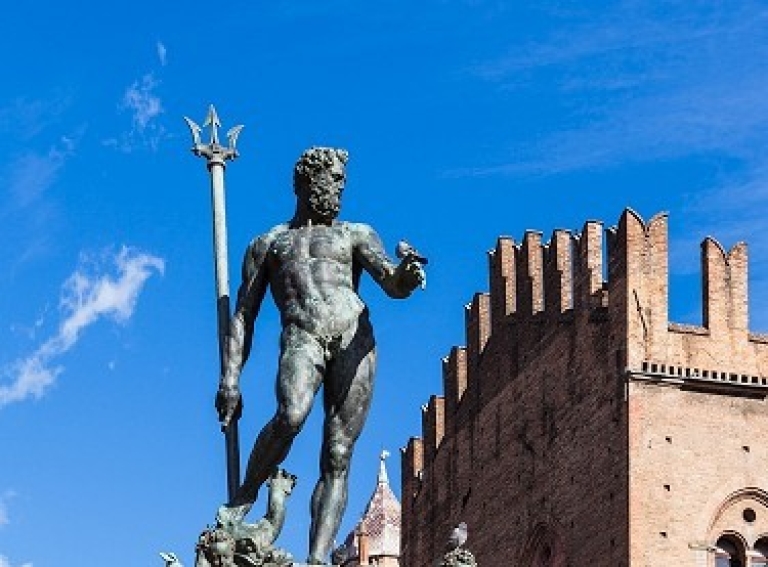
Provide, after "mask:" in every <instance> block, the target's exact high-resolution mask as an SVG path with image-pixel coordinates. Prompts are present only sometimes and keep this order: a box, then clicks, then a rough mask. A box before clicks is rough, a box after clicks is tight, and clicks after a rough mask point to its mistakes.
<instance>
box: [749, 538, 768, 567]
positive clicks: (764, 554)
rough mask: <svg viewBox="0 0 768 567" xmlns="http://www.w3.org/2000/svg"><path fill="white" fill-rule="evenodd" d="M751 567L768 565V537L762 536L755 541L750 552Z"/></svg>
mask: <svg viewBox="0 0 768 567" xmlns="http://www.w3.org/2000/svg"><path fill="white" fill-rule="evenodd" d="M750 563H751V566H750V567H768V537H761V538H760V539H758V540H757V541H756V542H755V545H754V546H753V547H752V552H751V553H750Z"/></svg>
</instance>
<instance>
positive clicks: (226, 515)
mask: <svg viewBox="0 0 768 567" xmlns="http://www.w3.org/2000/svg"><path fill="white" fill-rule="evenodd" d="M250 509H251V504H241V505H239V506H227V505H226V504H225V505H224V506H220V507H219V509H218V510H217V512H216V524H217V525H218V526H219V527H222V528H228V527H232V526H237V525H240V524H242V523H243V520H244V519H245V516H246V514H248V512H249V511H250Z"/></svg>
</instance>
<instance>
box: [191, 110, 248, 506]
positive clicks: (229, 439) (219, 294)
mask: <svg viewBox="0 0 768 567" xmlns="http://www.w3.org/2000/svg"><path fill="white" fill-rule="evenodd" d="M184 120H186V122H187V126H189V129H190V131H191V133H192V142H193V145H192V153H193V154H195V155H196V156H198V157H204V158H205V159H206V162H207V166H208V171H209V172H210V175H211V204H212V206H213V249H214V265H215V270H216V313H217V317H218V324H217V328H218V337H219V364H220V367H221V373H222V374H223V373H224V364H225V362H226V356H227V350H226V349H227V335H228V333H229V317H230V315H229V314H230V311H229V266H228V263H227V220H226V205H225V200H224V168H225V167H226V162H227V161H231V160H233V159H235V158H236V157H238V155H239V154H238V153H237V150H236V149H235V145H236V144H237V137H238V136H239V135H240V130H242V129H243V127H242V126H235V127H234V128H232V129H230V130H229V131H228V132H227V146H226V147H225V146H222V145H221V143H220V142H219V128H220V127H221V122H220V121H219V117H218V115H217V114H216V109H215V108H214V107H213V105H211V106H210V108H209V109H208V116H207V117H206V119H205V122H204V123H203V128H205V127H208V126H210V129H211V138H210V141H209V142H208V143H207V144H205V143H203V142H202V141H201V139H200V134H201V132H202V128H200V126H198V125H197V124H195V123H194V122H193V121H192V120H190V119H189V118H187V117H186V116H185V117H184ZM224 438H225V444H226V458H227V461H226V462H227V496H228V497H229V501H230V502H231V501H232V500H233V499H234V497H235V493H236V492H237V489H238V488H239V487H240V440H239V435H238V428H237V418H235V419H233V420H232V421H230V423H229V425H228V426H227V427H225V428H224Z"/></svg>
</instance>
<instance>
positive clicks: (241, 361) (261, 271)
mask: <svg viewBox="0 0 768 567" xmlns="http://www.w3.org/2000/svg"><path fill="white" fill-rule="evenodd" d="M268 249H269V244H268V242H267V240H266V239H265V238H263V237H259V238H256V239H255V240H254V241H253V242H251V244H250V246H248V249H247V250H246V251H245V258H244V259H243V270H242V283H241V284H240V289H239V290H238V292H237V305H236V307H235V313H234V315H232V319H231V320H230V323H229V333H228V335H227V341H226V352H225V356H224V371H223V373H222V375H221V380H220V382H219V391H218V393H217V396H216V409H217V410H218V411H219V421H221V423H222V424H223V425H225V426H226V425H227V424H228V423H229V421H230V420H231V419H232V418H233V417H234V415H235V413H236V412H237V409H238V406H239V404H240V388H239V383H240V373H241V372H242V370H243V366H244V365H245V362H246V361H247V360H248V355H249V354H250V352H251V344H252V342H253V325H254V322H255V320H256V316H257V315H258V313H259V308H260V307H261V302H262V300H263V299H264V294H265V292H266V289H267V282H268V276H267V273H266V272H267V263H266V257H267V250H268Z"/></svg>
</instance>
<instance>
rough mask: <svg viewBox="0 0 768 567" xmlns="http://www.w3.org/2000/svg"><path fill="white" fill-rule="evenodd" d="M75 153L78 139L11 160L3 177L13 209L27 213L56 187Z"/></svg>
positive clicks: (61, 141)
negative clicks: (67, 161) (63, 168)
mask: <svg viewBox="0 0 768 567" xmlns="http://www.w3.org/2000/svg"><path fill="white" fill-rule="evenodd" d="M74 149H75V139H74V138H72V137H68V136H62V137H61V139H60V140H59V143H58V144H56V145H53V146H51V147H50V148H49V149H48V150H47V151H46V152H35V151H27V152H24V153H22V154H21V155H19V156H17V157H16V158H14V159H11V163H10V164H9V166H8V167H7V172H6V174H5V176H4V177H6V183H7V185H6V187H7V188H8V194H9V197H10V200H9V201H7V203H8V204H9V205H10V206H11V208H12V209H17V210H18V209H25V208H27V207H29V206H30V205H32V204H33V203H36V202H37V201H38V200H39V199H40V198H41V197H42V196H43V194H44V193H45V192H46V191H47V190H48V189H49V188H50V187H51V186H52V185H53V184H54V182H55V181H56V178H57V176H58V175H59V172H60V170H61V168H62V167H63V166H64V164H65V162H66V160H67V158H69V157H70V156H71V155H72V154H73V153H74Z"/></svg>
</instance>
